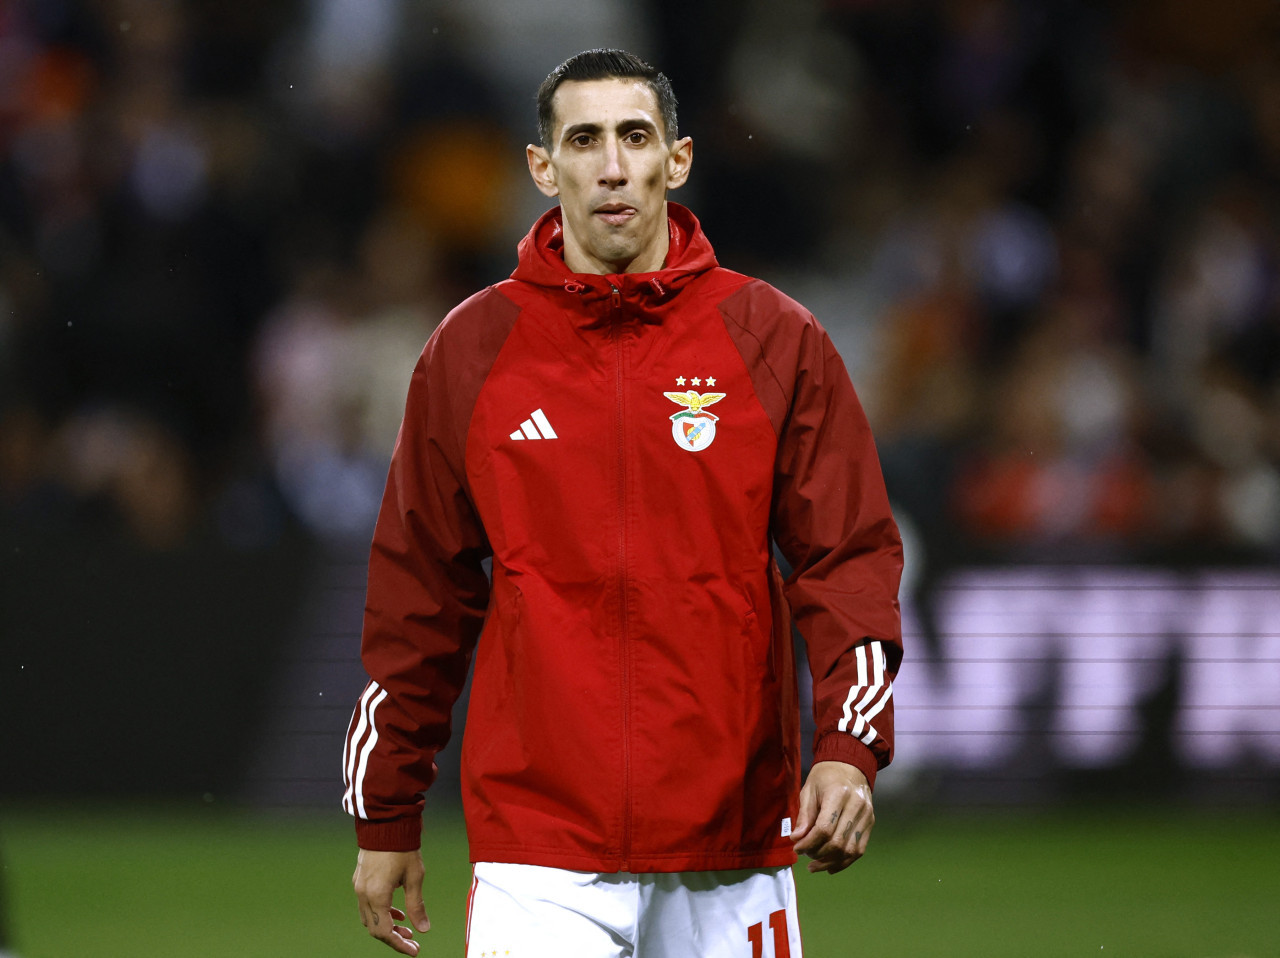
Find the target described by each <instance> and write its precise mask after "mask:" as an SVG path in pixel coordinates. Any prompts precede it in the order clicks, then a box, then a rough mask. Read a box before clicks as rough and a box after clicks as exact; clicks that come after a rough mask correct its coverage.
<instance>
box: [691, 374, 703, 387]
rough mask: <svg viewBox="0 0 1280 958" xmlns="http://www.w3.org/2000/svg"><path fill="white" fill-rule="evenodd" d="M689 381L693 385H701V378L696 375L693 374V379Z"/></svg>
mask: <svg viewBox="0 0 1280 958" xmlns="http://www.w3.org/2000/svg"><path fill="white" fill-rule="evenodd" d="M691 382H692V383H693V384H694V385H695V386H701V385H702V380H701V379H699V378H698V377H697V376H694V377H693V379H692V380H691Z"/></svg>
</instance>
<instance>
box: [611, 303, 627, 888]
mask: <svg viewBox="0 0 1280 958" xmlns="http://www.w3.org/2000/svg"><path fill="white" fill-rule="evenodd" d="M609 288H610V289H611V290H612V291H613V312H614V315H613V320H614V327H613V332H614V359H615V372H616V375H617V402H616V404H615V407H614V408H615V416H616V418H617V429H618V646H619V657H620V666H621V680H622V695H621V699H622V867H621V870H622V871H624V872H625V871H630V870H631V862H630V861H629V859H630V857H631V650H630V647H629V646H630V643H629V641H628V637H627V444H626V441H625V438H624V435H623V431H624V427H625V419H626V417H625V416H624V414H623V408H622V404H623V397H624V389H623V371H624V363H623V341H622V337H623V334H624V328H623V324H622V294H621V293H620V292H619V291H618V287H617V286H614V285H612V284H610V286H609Z"/></svg>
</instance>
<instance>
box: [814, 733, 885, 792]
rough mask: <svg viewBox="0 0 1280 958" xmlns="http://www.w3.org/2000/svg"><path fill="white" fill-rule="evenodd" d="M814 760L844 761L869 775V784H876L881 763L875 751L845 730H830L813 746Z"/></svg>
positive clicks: (873, 785)
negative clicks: (877, 759)
mask: <svg viewBox="0 0 1280 958" xmlns="http://www.w3.org/2000/svg"><path fill="white" fill-rule="evenodd" d="M813 760H814V762H815V763H816V762H844V763H845V764H846V765H852V766H853V767H854V768H856V769H858V771H860V772H862V774H863V775H865V776H867V784H868V785H870V786H871V787H872V788H875V785H876V772H877V770H878V769H879V768H880V764H879V763H878V762H877V761H876V756H875V753H874V752H872V751H871V749H869V748H867V747H866V746H865V745H863V744H862V743H861V742H859V741H858V740H857V739H856V738H854V737H853V736H852V735H848V734H846V733H845V732H828V733H827V734H826V735H823V736H822V737H821V738H820V739H818V741H817V743H816V744H815V745H814V746H813Z"/></svg>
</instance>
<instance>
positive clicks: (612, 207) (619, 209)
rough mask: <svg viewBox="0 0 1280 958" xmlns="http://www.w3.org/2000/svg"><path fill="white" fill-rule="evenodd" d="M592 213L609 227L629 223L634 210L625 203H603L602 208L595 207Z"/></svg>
mask: <svg viewBox="0 0 1280 958" xmlns="http://www.w3.org/2000/svg"><path fill="white" fill-rule="evenodd" d="M594 213H595V215H596V216H598V217H600V218H601V219H602V220H604V221H605V222H606V223H608V224H609V225H610V226H622V225H623V224H624V223H628V222H630V221H631V217H633V216H635V215H636V208H635V207H634V206H628V205H627V204H626V203H605V204H604V205H602V206H597V207H596V208H595V210H594Z"/></svg>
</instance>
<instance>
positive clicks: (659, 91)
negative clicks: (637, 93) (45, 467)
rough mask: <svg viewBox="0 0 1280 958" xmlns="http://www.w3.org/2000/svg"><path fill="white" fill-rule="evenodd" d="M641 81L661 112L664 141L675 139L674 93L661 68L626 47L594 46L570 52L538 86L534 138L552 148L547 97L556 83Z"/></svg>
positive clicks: (558, 84) (550, 118)
mask: <svg viewBox="0 0 1280 958" xmlns="http://www.w3.org/2000/svg"><path fill="white" fill-rule="evenodd" d="M632 79H635V80H644V81H645V82H646V83H648V84H649V89H651V90H652V91H653V95H654V97H655V98H656V99H657V101H658V112H660V113H661V114H662V127H663V132H664V134H665V137H666V141H667V142H668V143H673V142H674V141H675V138H676V95H675V91H673V90H672V89H671V81H670V80H668V79H667V77H666V75H665V74H663V73H662V72H661V71H659V70H656V69H654V68H653V67H651V66H649V64H647V63H645V62H644V61H643V60H641V59H640V58H639V57H638V56H636V55H635V54H633V53H628V52H627V51H626V50H613V49H607V50H606V49H596V50H584V51H583V52H582V53H577V54H574V55H573V56H571V57H569V59H567V60H565V61H564V63H562V64H560V65H559V66H558V67H556V68H555V69H554V70H552V71H551V72H550V73H549V74H547V78H546V79H545V80H543V81H542V85H541V86H540V87H538V139H539V140H541V141H542V147H543V149H546V150H550V149H551V147H552V143H551V134H552V124H553V123H554V122H555V115H554V114H555V111H554V110H553V109H552V107H551V100H552V98H553V97H554V96H555V95H556V90H558V89H559V88H560V84H561V83H564V82H565V81H567V80H575V81H586V80H632Z"/></svg>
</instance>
